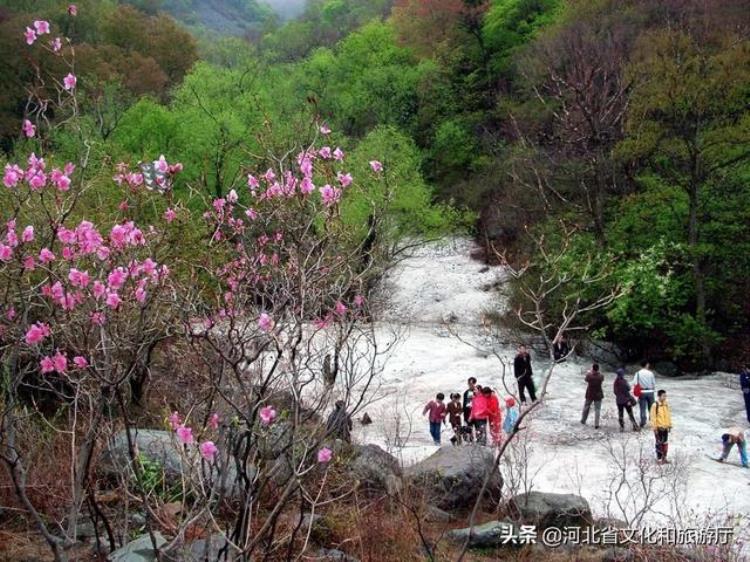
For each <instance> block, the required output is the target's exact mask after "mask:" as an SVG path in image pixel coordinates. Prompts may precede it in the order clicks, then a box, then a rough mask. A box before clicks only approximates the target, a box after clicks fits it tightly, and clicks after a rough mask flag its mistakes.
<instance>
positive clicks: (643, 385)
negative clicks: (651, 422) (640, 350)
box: [633, 359, 656, 427]
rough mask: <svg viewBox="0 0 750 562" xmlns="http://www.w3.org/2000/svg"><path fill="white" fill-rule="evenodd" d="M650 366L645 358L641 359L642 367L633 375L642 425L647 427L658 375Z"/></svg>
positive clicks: (634, 391) (634, 390) (634, 392)
mask: <svg viewBox="0 0 750 562" xmlns="http://www.w3.org/2000/svg"><path fill="white" fill-rule="evenodd" d="M650 367H651V364H650V363H649V362H648V361H646V360H645V359H644V360H643V361H641V369H640V370H639V371H638V372H637V373H636V374H635V376H634V377H633V394H635V397H636V398H637V399H638V405H639V406H640V409H641V427H646V414H647V412H648V414H649V415H650V413H651V407H652V406H653V405H654V392H655V389H656V377H655V376H654V373H653V371H652V370H651V369H650Z"/></svg>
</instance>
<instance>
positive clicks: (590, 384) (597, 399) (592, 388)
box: [581, 363, 604, 429]
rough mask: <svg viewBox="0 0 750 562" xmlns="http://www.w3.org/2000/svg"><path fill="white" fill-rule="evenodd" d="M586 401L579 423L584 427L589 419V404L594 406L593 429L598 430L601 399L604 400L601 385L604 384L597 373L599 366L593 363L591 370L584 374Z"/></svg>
mask: <svg viewBox="0 0 750 562" xmlns="http://www.w3.org/2000/svg"><path fill="white" fill-rule="evenodd" d="M585 380H586V385H587V386H586V401H585V402H584V404H583V414H582V415H581V423H582V424H583V425H586V420H587V419H588V417H589V410H590V409H591V404H593V405H594V428H595V429H599V416H600V414H601V412H602V399H603V398H604V391H603V390H602V383H603V382H604V375H603V374H602V373H601V372H600V371H599V365H597V364H596V363H594V365H593V367H592V368H591V370H590V371H589V372H588V373H586V379H585Z"/></svg>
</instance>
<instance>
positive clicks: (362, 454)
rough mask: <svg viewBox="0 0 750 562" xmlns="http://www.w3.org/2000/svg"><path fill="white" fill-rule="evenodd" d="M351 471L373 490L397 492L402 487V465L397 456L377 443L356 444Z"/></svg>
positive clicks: (367, 487)
mask: <svg viewBox="0 0 750 562" xmlns="http://www.w3.org/2000/svg"><path fill="white" fill-rule="evenodd" d="M352 451H353V458H352V460H351V462H350V463H349V468H348V470H349V473H350V474H351V476H352V477H353V478H355V479H356V480H359V482H360V485H361V486H362V487H363V488H365V489H369V490H372V491H377V492H380V491H385V492H387V493H389V494H395V493H397V492H398V491H399V490H400V489H401V475H402V472H401V467H400V466H399V464H398V461H397V460H396V457H394V456H393V455H391V454H390V453H388V452H386V451H384V450H383V449H381V448H380V447H378V446H377V445H373V444H369V445H354V446H353V447H352Z"/></svg>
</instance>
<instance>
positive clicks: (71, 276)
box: [68, 268, 89, 288]
mask: <svg viewBox="0 0 750 562" xmlns="http://www.w3.org/2000/svg"><path fill="white" fill-rule="evenodd" d="M68 280H69V281H70V284H71V285H73V286H74V287H81V288H83V287H86V286H87V285H88V284H89V272H88V271H79V270H77V269H76V268H71V269H70V272H69V273H68Z"/></svg>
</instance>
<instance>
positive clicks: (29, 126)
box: [22, 119, 36, 139]
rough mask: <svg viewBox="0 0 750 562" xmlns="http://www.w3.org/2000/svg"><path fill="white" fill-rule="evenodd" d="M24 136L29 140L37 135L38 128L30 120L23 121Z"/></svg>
mask: <svg viewBox="0 0 750 562" xmlns="http://www.w3.org/2000/svg"><path fill="white" fill-rule="evenodd" d="M22 129H23V134H24V135H26V138H27V139H30V138H33V137H34V135H35V134H36V127H35V126H34V124H33V123H32V122H31V121H29V120H28V119H24V120H23V127H22Z"/></svg>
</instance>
